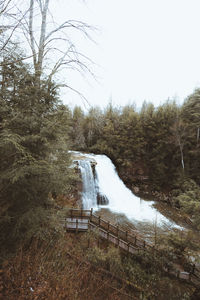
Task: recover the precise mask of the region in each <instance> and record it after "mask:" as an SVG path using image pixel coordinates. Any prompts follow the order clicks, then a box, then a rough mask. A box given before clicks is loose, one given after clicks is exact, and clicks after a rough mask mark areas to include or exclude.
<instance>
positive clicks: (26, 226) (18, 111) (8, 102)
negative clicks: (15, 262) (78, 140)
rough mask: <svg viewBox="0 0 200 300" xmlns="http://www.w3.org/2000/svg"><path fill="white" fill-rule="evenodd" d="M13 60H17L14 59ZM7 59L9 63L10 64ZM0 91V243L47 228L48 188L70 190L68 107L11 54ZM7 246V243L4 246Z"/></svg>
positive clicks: (8, 243) (49, 87) (14, 240)
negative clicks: (45, 225)
mask: <svg viewBox="0 0 200 300" xmlns="http://www.w3.org/2000/svg"><path fill="white" fill-rule="evenodd" d="M12 61H13V62H12ZM8 62H9V64H8ZM1 78H2V81H1V95H0V116H1V119H0V191H1V193H0V208H1V209H0V212H1V213H0V245H1V250H2V248H3V247H4V248H6V249H8V247H10V248H12V247H13V245H14V244H15V243H16V244H17V243H18V242H20V240H22V239H25V237H26V236H29V237H31V236H33V235H37V234H41V233H42V234H44V235H45V234H46V233H45V232H43V231H42V228H43V227H42V224H44V223H46V224H48V222H49V217H50V215H49V211H48V210H47V207H49V203H50V202H49V201H50V193H61V192H62V193H63V192H68V191H69V189H70V178H71V176H72V175H71V172H72V171H71V170H70V169H69V168H68V166H69V164H70V157H69V154H68V151H67V134H66V130H67V128H68V127H69V111H68V109H67V108H66V107H65V106H63V105H61V104H60V103H59V101H58V97H57V90H56V87H55V85H54V84H53V83H51V85H49V82H48V84H47V82H46V81H44V80H43V81H42V82H41V86H40V89H36V88H35V85H34V77H33V76H32V74H31V73H30V71H29V68H28V66H27V65H25V64H24V63H22V61H20V60H19V63H18V62H17V63H16V60H15V59H13V57H7V61H4V64H3V67H2V69H1ZM4 250H5V249H4Z"/></svg>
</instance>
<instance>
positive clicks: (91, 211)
mask: <svg viewBox="0 0 200 300" xmlns="http://www.w3.org/2000/svg"><path fill="white" fill-rule="evenodd" d="M92 213H93V208H91V210H90V217H92Z"/></svg>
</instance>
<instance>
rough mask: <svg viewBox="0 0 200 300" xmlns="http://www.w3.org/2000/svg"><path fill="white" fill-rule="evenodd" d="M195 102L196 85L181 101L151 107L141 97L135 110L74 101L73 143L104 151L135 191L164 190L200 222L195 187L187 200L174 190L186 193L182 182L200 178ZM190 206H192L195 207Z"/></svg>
mask: <svg viewBox="0 0 200 300" xmlns="http://www.w3.org/2000/svg"><path fill="white" fill-rule="evenodd" d="M199 105H200V90H199V89H198V90H196V91H195V92H194V93H193V94H192V95H190V96H189V97H188V98H187V99H186V100H185V102H184V104H183V105H182V106H178V105H177V104H176V103H175V102H174V101H167V102H166V103H165V104H163V105H160V106H158V107H157V108H155V107H154V106H153V104H151V103H146V102H144V103H143V106H142V108H141V110H140V111H137V110H136V109H135V107H134V106H133V105H132V106H125V107H122V108H115V107H113V106H112V105H111V104H110V105H109V106H108V107H107V108H106V109H105V110H104V111H101V110H100V109H99V108H98V107H97V108H91V109H90V110H89V112H88V113H84V112H83V111H82V110H81V108H80V107H75V109H74V111H73V116H72V127H73V128H74V129H73V131H72V132H71V138H72V140H73V141H74V148H75V149H76V150H78V149H79V150H85V151H90V152H95V153H104V154H106V155H108V156H109V157H110V158H111V159H112V160H113V161H114V163H115V165H116V167H117V169H118V172H119V174H120V176H121V177H122V179H123V180H124V181H125V183H126V184H127V185H128V186H129V187H130V188H131V189H132V190H133V191H134V190H135V187H138V190H140V191H143V192H146V194H147V193H148V195H149V196H150V195H155V192H159V193H161V192H162V193H164V194H165V195H167V197H165V199H167V200H168V201H169V202H170V203H171V204H173V205H175V206H176V207H178V208H182V209H183V211H184V212H191V214H190V216H191V218H192V219H194V223H195V224H196V226H197V227H198V226H200V222H199V218H198V216H195V214H196V213H197V211H199V207H200V198H199V196H198V195H199V193H195V191H193V194H190V196H187V200H186V196H185V197H184V200H183V196H180V197H177V196H178V195H179V194H180V195H181V194H182V193H185V192H186V193H187V194H188V188H187V189H186V190H184V187H185V186H186V182H188V183H187V185H190V186H191V190H192V189H193V187H194V185H196V186H197V187H196V188H195V190H196V189H198V184H199V182H200V164H199V163H198V157H199V155H200V110H199ZM74 136H76V139H74ZM191 182H193V184H191ZM136 190H137V189H136ZM173 190H174V191H173ZM194 193H195V195H194ZM172 195H173V196H174V198H173V197H172ZM188 207H193V208H194V209H193V212H194V213H192V211H191V209H190V210H189V208H188ZM195 211H196V213H195Z"/></svg>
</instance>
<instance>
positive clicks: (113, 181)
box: [79, 153, 175, 226]
mask: <svg viewBox="0 0 200 300" xmlns="http://www.w3.org/2000/svg"><path fill="white" fill-rule="evenodd" d="M79 155H81V156H83V157H85V160H80V161H79V166H80V170H81V174H82V180H83V193H82V201H83V208H85V209H90V208H94V209H97V208H98V204H101V207H102V204H103V206H104V205H105V204H107V205H106V206H104V207H107V208H109V209H110V210H111V211H113V212H116V213H124V214H125V215H126V216H127V217H128V218H129V219H132V220H133V219H134V220H136V221H147V222H156V223H158V224H159V223H162V222H164V223H166V224H171V225H173V226H175V224H173V223H171V222H170V221H169V220H168V219H167V218H165V217H164V216H163V215H162V214H161V213H159V212H158V211H157V210H156V209H155V208H154V207H153V204H154V201H145V200H141V199H140V198H138V197H136V196H135V195H134V194H133V193H132V192H131V190H129V189H128V188H127V187H126V186H125V184H124V183H123V181H122V180H121V179H120V178H119V176H118V174H117V172H116V169H115V166H114V165H113V163H112V161H111V160H110V159H109V158H108V157H107V156H105V155H94V154H82V153H79ZM90 160H91V161H95V162H96V166H95V176H94V174H93V172H92V168H91V161H90ZM98 199H100V200H101V201H98ZM102 199H104V200H105V201H102ZM98 202H99V203H98Z"/></svg>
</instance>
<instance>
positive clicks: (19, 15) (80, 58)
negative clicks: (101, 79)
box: [0, 0, 95, 101]
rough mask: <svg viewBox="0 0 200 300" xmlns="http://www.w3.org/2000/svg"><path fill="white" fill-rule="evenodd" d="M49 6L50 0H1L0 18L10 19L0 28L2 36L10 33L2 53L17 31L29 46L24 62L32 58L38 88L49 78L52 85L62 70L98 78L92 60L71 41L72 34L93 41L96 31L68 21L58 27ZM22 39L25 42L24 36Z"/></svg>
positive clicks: (74, 21) (84, 25) (78, 22)
mask: <svg viewBox="0 0 200 300" xmlns="http://www.w3.org/2000/svg"><path fill="white" fill-rule="evenodd" d="M50 3H51V0H26V1H22V2H21V3H20V2H19V4H18V1H16V2H15V0H4V1H3V0H0V17H1V15H4V16H5V19H6V20H7V22H4V24H3V25H2V26H1V27H0V34H1V31H2V30H3V31H7V35H6V38H5V40H4V42H2V45H0V48H1V50H6V46H7V45H8V43H9V42H10V40H11V38H12V37H15V32H16V31H17V37H19V34H20V33H19V32H21V33H23V36H24V37H25V41H26V43H27V44H28V47H25V49H26V48H27V49H28V48H29V49H30V51H31V52H30V53H29V54H28V55H27V57H24V58H23V59H27V58H30V57H32V62H33V72H34V76H35V84H36V86H38V87H39V86H40V83H41V79H42V78H44V77H45V78H48V82H49V84H50V82H51V81H52V79H53V78H54V76H55V74H57V73H58V71H59V70H61V69H62V70H63V69H66V70H69V69H70V70H73V71H77V72H79V73H80V74H81V75H82V76H85V73H89V74H90V75H92V76H93V77H95V76H94V74H93V72H92V71H91V68H90V66H91V65H92V64H93V62H92V60H91V59H90V58H89V57H87V56H86V55H84V54H83V53H81V51H79V50H78V49H77V47H76V45H75V44H74V43H73V41H72V39H71V38H70V34H71V33H72V31H75V32H76V34H77V33H78V34H80V35H82V36H84V37H86V38H87V39H89V40H91V41H92V38H91V35H90V33H91V32H92V31H93V30H95V28H94V27H92V26H90V25H88V24H87V23H84V22H82V21H78V20H66V21H64V22H63V23H61V24H57V23H56V22H55V21H54V18H53V16H52V14H51V12H50ZM11 20H12V22H11ZM8 24H11V25H8ZM38 28H39V29H38ZM16 29H17V30H16ZM20 39H21V40H22V36H21V38H20ZM55 57H56V60H55ZM1 65H2V63H1ZM60 86H61V87H66V88H69V89H71V90H72V91H73V92H76V93H78V94H79V95H80V96H81V97H82V98H83V99H84V100H86V99H85V97H84V95H82V94H81V92H80V91H79V90H78V89H76V88H74V87H72V86H71V85H70V84H69V82H62V84H60ZM86 101H87V100H86Z"/></svg>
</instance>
